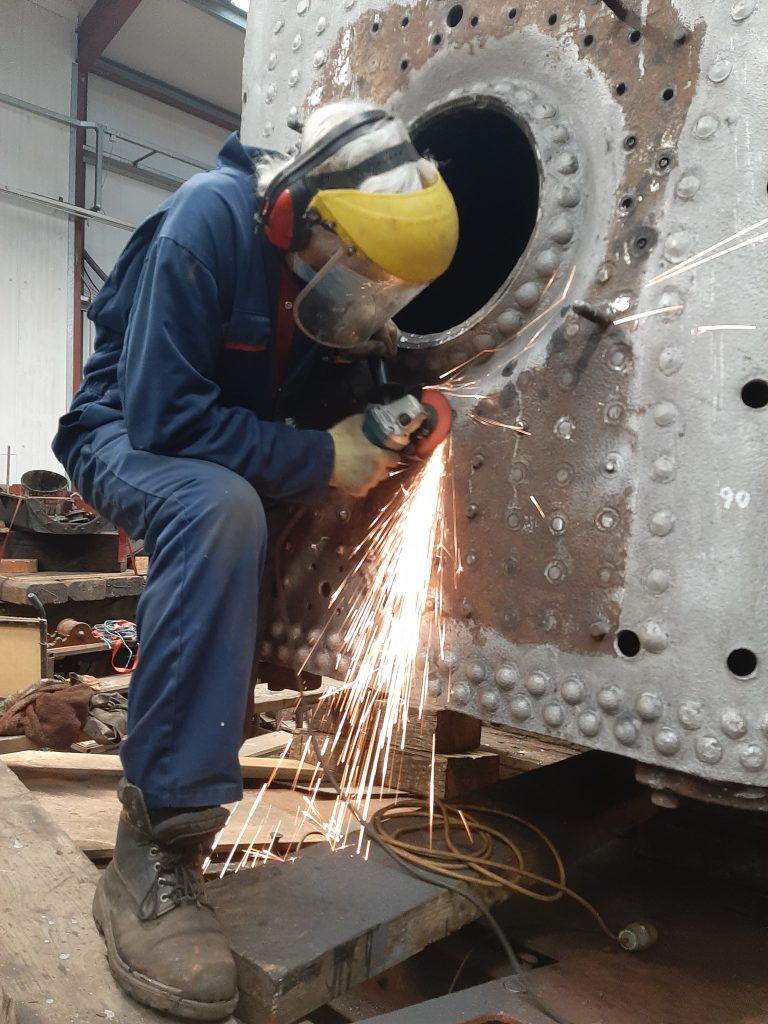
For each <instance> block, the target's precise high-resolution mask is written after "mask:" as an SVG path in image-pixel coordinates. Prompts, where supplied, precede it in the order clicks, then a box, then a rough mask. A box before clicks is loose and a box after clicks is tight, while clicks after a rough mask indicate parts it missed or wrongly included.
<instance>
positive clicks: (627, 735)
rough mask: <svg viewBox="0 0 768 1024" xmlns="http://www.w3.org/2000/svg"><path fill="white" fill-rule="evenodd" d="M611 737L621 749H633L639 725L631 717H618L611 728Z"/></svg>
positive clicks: (638, 734)
mask: <svg viewBox="0 0 768 1024" xmlns="http://www.w3.org/2000/svg"><path fill="white" fill-rule="evenodd" d="M613 735H614V736H615V737H616V739H617V740H618V741H619V743H621V745H622V746H623V747H634V745H635V744H636V743H637V740H638V737H639V736H640V723H639V722H638V720H637V719H636V718H635V717H634V716H632V715H620V716H619V717H618V718H617V719H616V722H615V724H614V726H613Z"/></svg>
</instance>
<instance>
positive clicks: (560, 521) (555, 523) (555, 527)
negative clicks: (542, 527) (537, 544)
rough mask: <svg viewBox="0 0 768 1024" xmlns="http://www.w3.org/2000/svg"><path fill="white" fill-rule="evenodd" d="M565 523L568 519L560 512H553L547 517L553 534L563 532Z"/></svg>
mask: <svg viewBox="0 0 768 1024" xmlns="http://www.w3.org/2000/svg"><path fill="white" fill-rule="evenodd" d="M567 525H568V521H567V519H566V518H565V516H564V515H563V513H562V512H553V513H552V515H551V516H550V517H549V529H550V531H551V532H552V533H554V534H555V536H558V535H559V534H561V533H565V529H566V526H567Z"/></svg>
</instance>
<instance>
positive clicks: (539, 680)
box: [525, 671, 549, 697]
mask: <svg viewBox="0 0 768 1024" xmlns="http://www.w3.org/2000/svg"><path fill="white" fill-rule="evenodd" d="M525 688H526V690H527V691H528V693H530V695H531V696H532V697H543V696H544V694H545V693H546V692H547V690H548V689H549V676H548V675H547V674H546V672H539V671H534V672H531V674H530V675H529V676H527V677H526V680H525Z"/></svg>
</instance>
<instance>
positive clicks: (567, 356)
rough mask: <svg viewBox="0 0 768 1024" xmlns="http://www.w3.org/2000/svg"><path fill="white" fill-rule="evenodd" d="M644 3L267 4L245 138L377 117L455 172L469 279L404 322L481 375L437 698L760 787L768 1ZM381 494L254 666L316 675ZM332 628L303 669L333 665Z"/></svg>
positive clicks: (318, 535)
mask: <svg viewBox="0 0 768 1024" xmlns="http://www.w3.org/2000/svg"><path fill="white" fill-rule="evenodd" d="M635 10H636V14H637V17H635V15H634V14H631V15H630V16H629V18H628V20H626V21H622V20H620V19H619V18H617V17H616V16H615V15H614V14H613V13H612V12H611V10H609V9H608V8H607V7H606V6H605V5H604V4H602V3H599V2H594V3H588V2H587V3H584V2H582V3H577V2H552V3H542V2H532V0H528V2H516V0H508V2H505V3H499V2H498V0H491V2H483V3H479V2H475V3H461V4H451V3H450V2H449V0H415V2H413V3H392V4H388V3H384V2H380V3H373V2H369V0H333V2H331V0H285V2H279V3H277V2H275V3H272V4H271V5H270V7H269V17H266V16H265V13H264V10H263V8H260V7H256V8H254V10H253V11H252V13H251V16H250V20H249V29H248V35H247V44H246V59H245V93H246V105H245V117H244V129H243V134H244V138H245V141H247V142H249V143H253V144H261V145H266V146H271V147H275V148H287V147H289V146H290V145H291V143H292V141H293V140H292V136H291V132H290V130H289V129H288V128H287V127H286V119H287V118H288V117H289V116H291V115H293V116H295V115H302V114H304V113H306V112H307V111H309V110H311V109H313V108H315V107H316V106H318V105H319V104H321V103H323V102H325V101H327V100H330V99H334V98H341V97H344V96H356V97H360V98H363V99H371V100H374V101H376V102H379V103H383V104H386V105H387V106H388V108H389V109H391V110H392V111H393V112H395V113H397V114H399V115H400V116H402V117H403V118H404V119H405V120H406V121H407V122H408V123H409V124H410V125H411V126H412V128H413V130H414V132H415V138H416V141H417V144H421V145H422V148H425V149H427V150H429V151H430V152H432V153H434V154H435V155H436V156H437V158H438V159H440V160H441V163H442V165H443V166H444V168H445V170H444V173H445V175H446V179H447V180H449V182H450V176H451V174H454V175H455V177H456V180H455V181H454V182H453V183H452V184H453V187H454V190H455V191H456V189H457V188H458V189H459V192H457V196H458V199H457V202H458V205H459V213H460V217H462V214H463V216H464V220H463V222H462V232H463V237H464V238H465V239H468V241H467V246H468V247H469V248H468V250H467V251H468V252H469V253H470V255H469V256H468V255H467V251H465V252H464V254H463V256H464V260H465V263H464V266H465V268H467V269H465V270H459V271H456V270H452V271H449V272H448V275H447V278H448V279H449V286H448V287H447V288H446V287H443V290H442V291H440V288H439V286H433V287H434V288H435V291H433V292H432V293H431V296H430V293H429V292H428V293H425V296H424V299H423V301H422V304H421V306H420V308H419V310H418V314H415V313H414V314H413V315H412V316H410V318H409V314H408V312H407V311H406V314H405V320H404V322H403V324H402V326H403V328H404V330H406V331H407V334H408V337H406V339H405V343H404V347H403V351H402V354H401V357H400V360H399V372H400V374H401V375H402V376H403V377H405V378H414V379H415V378H419V379H422V380H423V379H427V380H436V379H437V378H438V377H439V376H440V375H441V374H444V373H445V372H447V371H448V370H450V369H451V368H452V367H455V366H458V365H459V364H460V363H462V362H465V361H467V360H473V362H472V364H471V367H472V370H471V377H470V379H471V380H472V382H473V388H472V391H473V393H475V394H476V395H477V396H478V397H477V398H476V399H474V400H472V401H467V400H461V401H459V400H455V401H454V410H455V425H454V431H453V459H452V469H453V474H454V480H455V488H456V496H457V506H458V517H457V530H458V540H459V544H460V548H461V551H462V553H463V555H464V564H465V570H466V571H465V572H464V574H463V577H462V582H461V588H460V592H459V593H458V594H457V595H456V597H455V599H452V598H451V597H450V595H448V602H449V603H448V617H449V622H448V629H447V650H446V651H445V655H444V657H443V658H442V659H437V658H435V656H434V651H425V653H427V654H430V655H431V665H432V668H431V675H430V693H431V695H432V697H433V698H434V699H436V700H441V701H448V702H450V703H451V704H452V705H454V706H455V707H458V708H460V709H461V710H463V711H466V712H468V713H471V714H474V715H477V716H480V717H483V718H485V719H491V720H493V721H494V722H500V723H507V724H511V725H514V726H515V727H518V728H524V729H527V730H530V731H531V732H534V733H541V734H544V735H549V736H556V737H562V738H564V739H568V740H573V741H576V742H578V743H581V744H584V745H586V746H592V747H596V748H600V749H604V750H610V751H614V752H619V753H624V754H627V755H629V756H631V757H634V758H636V759H637V760H639V761H641V762H645V763H648V764H651V765H659V766H665V767H667V768H670V769H673V770H675V771H680V772H687V773H690V774H693V775H696V776H699V777H701V778H704V779H710V780H719V781H728V782H734V783H739V784H745V785H756V786H765V785H766V784H768V701H767V700H766V687H767V686H768V675H766V673H768V661H767V659H768V642H767V638H766V621H768V593H767V591H766V586H765V582H764V581H765V576H766V555H765V550H766V545H765V542H764V535H765V532H766V526H768V521H767V520H768V516H767V514H766V491H767V489H768V484H767V483H766V480H767V479H768V475H767V474H766V468H767V467H766V461H767V459H766V450H767V447H766V434H767V433H768V384H766V383H765V382H766V381H768V346H767V345H766V339H765V334H766V319H767V316H766V310H765V301H764V294H765V286H766V281H768V260H767V259H766V252H768V250H767V249H766V240H765V239H760V241H758V242H756V243H754V244H752V242H751V239H752V238H753V237H754V236H760V235H761V233H763V232H765V230H766V226H765V225H763V226H762V231H761V228H760V227H757V228H755V229H754V231H751V232H750V231H749V230H748V229H750V226H751V225H754V224H758V225H759V223H760V222H761V221H762V220H763V219H764V218H766V217H768V194H767V192H766V186H767V184H768V138H767V137H766V136H768V66H767V65H766V62H765V59H764V53H765V49H766V46H768V20H766V13H765V10H764V9H763V5H762V0H759V2H758V0H733V2H726V3H721V4H717V5H714V4H711V3H705V2H703V0H685V2H684V0H677V2H672V3H654V4H649V3H648V2H647V0H642V2H641V0H635ZM526 161H528V162H529V163H531V165H532V166H534V167H535V168H536V172H535V175H534V177H535V178H536V179H537V180H536V181H535V182H533V183H532V182H531V179H530V175H529V176H528V177H527V178H526V177H525V175H524V174H522V171H521V173H520V175H518V174H517V169H519V168H520V167H522V165H523V164H525V162H526ZM504 182H507V183H508V187H506V188H505V187H503V185H504ZM462 188H463V191H462ZM459 193H460V195H459ZM483 204H485V205H483ZM525 224H527V225H528V226H527V227H525V228H523V227H521V225H525ZM481 229H482V230H481ZM473 232H474V234H473ZM483 232H485V233H483ZM741 232H745V233H744V234H740V233H741ZM729 236H735V237H734V239H733V240H732V241H731V242H730V243H728V244H726V245H723V246H722V247H721V249H716V250H712V251H709V250H710V248H711V247H712V246H715V245H717V243H719V242H721V240H723V239H726V238H728V237H729ZM510 238H514V240H515V246H516V247H515V246H513V247H512V248H510V247H509V245H508V244H507V242H508V240H509V239H510ZM744 242H749V243H750V244H747V245H744V246H743V247H741V248H733V247H735V246H738V245H739V244H740V243H744ZM472 246H474V248H472ZM726 249H733V251H728V252H725V251H723V250H726ZM698 252H704V253H705V255H704V259H705V260H706V262H703V263H701V264H700V265H698V266H696V267H693V268H690V269H688V265H687V264H686V263H685V261H686V260H689V259H691V258H692V257H694V256H695V255H696V254H697V253H698ZM473 262H474V264H475V266H474V267H473V266H472V264H473ZM478 268H479V269H478ZM451 275H452V276H451ZM660 275H666V276H665V277H662V278H661V279H659V278H660ZM430 303H431V305H430ZM574 303H577V304H578V303H586V304H587V307H586V315H583V314H582V313H577V312H576V309H575V308H574ZM582 308H583V307H582ZM660 309H664V310H666V311H665V312H654V313H653V315H650V316H647V317H642V318H640V319H630V320H627V321H626V322H624V323H615V322H614V321H616V320H621V319H622V318H623V317H630V318H631V317H635V316H637V315H638V314H644V313H651V312H653V311H657V310H660ZM590 317H591V319H590ZM452 318H453V319H452ZM475 357H476V358H475ZM465 379H466V378H465ZM478 417H479V418H480V419H481V420H486V421H487V420H492V421H496V423H497V424H499V423H500V424H502V425H506V426H514V425H517V426H522V427H523V428H524V429H525V431H526V433H524V434H523V433H519V432H516V431H514V430H508V429H504V428H503V426H497V425H489V424H488V423H487V422H485V423H484V422H478ZM534 499H535V501H534ZM379 506H380V498H377V497H373V498H369V499H368V500H366V501H362V502H353V501H345V500H343V499H333V500H331V501H330V502H328V504H327V505H325V506H324V507H323V508H321V509H318V510H315V511H314V512H312V513H311V514H310V515H309V516H308V517H306V518H305V520H304V521H302V522H301V523H299V524H298V526H297V527H296V530H295V532H294V533H293V534H292V535H291V541H290V550H289V551H286V552H284V553H283V554H282V558H283V565H282V567H281V574H282V577H283V579H284V582H285V602H284V604H283V607H282V610H280V609H275V610H273V613H272V622H271V627H270V628H271V632H270V635H269V637H268V639H267V641H266V646H265V648H264V650H263V652H262V656H263V657H264V658H266V659H270V658H274V659H276V660H277V661H279V662H280V663H283V664H300V663H302V661H303V660H304V659H305V658H306V656H307V653H308V652H309V650H310V649H312V647H313V645H314V644H315V643H316V641H317V639H318V637H319V636H320V631H321V630H322V629H323V628H324V627H325V626H326V622H327V618H328V614H329V613H328V607H327V606H328V600H327V595H329V594H331V593H332V592H333V591H334V590H335V587H336V583H337V581H338V580H339V579H340V574H343V573H344V571H345V567H346V561H345V559H346V557H347V554H348V552H349V550H350V548H351V547H352V546H354V544H356V543H357V542H358V541H359V539H360V538H361V537H362V536H363V535H364V533H365V531H366V529H367V528H368V525H369V523H370V521H371V518H372V516H373V515H374V514H375V511H376V510H377V509H378V507H379ZM451 602H452V603H451ZM343 611H344V608H343V604H342V605H340V606H339V607H338V610H337V609H335V608H334V609H333V610H332V612H331V614H333V615H334V616H335V615H337V614H338V617H339V621H342V619H343ZM286 620H287V621H286ZM338 641H339V638H338V636H337V635H336V633H334V630H333V628H331V629H330V630H328V629H326V631H325V633H324V635H323V638H322V640H321V642H320V643H319V644H318V645H317V649H316V651H315V654H314V656H313V659H312V662H311V664H310V667H312V668H314V670H315V671H321V672H326V673H330V672H332V671H340V672H343V671H344V668H345V666H344V664H343V663H342V664H341V665H340V666H338V665H336V663H335V651H336V650H338ZM334 666H335V667H334Z"/></svg>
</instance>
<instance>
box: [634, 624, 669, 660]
mask: <svg viewBox="0 0 768 1024" xmlns="http://www.w3.org/2000/svg"><path fill="white" fill-rule="evenodd" d="M637 635H638V637H639V638H640V644H641V646H642V648H643V650H645V651H648V652H649V653H651V654H661V652H662V651H665V650H666V649H667V647H669V634H668V633H667V631H666V629H665V628H664V625H663V624H662V623H661V622H656V621H655V620H654V619H648V620H647V621H646V622H644V623H643V624H642V625H641V626H640V627H639V629H638V631H637Z"/></svg>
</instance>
